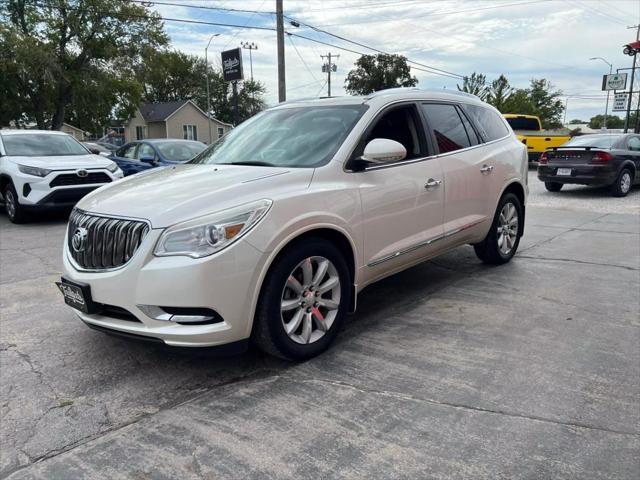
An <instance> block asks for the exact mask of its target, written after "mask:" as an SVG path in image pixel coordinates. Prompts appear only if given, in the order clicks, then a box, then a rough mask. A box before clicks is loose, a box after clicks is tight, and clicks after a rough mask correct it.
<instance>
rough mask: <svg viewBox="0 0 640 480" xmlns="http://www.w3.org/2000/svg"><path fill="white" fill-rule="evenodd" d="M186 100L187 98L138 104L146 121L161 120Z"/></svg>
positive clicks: (171, 113)
mask: <svg viewBox="0 0 640 480" xmlns="http://www.w3.org/2000/svg"><path fill="white" fill-rule="evenodd" d="M188 102H189V100H178V101H176V102H160V103H143V104H142V105H140V114H141V115H142V118H144V119H145V121H147V122H163V121H165V120H166V119H167V118H168V117H170V116H171V115H173V114H174V113H175V112H176V111H177V110H179V109H180V108H181V107H182V106H184V104H185V103H188Z"/></svg>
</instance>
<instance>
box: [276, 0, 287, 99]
mask: <svg viewBox="0 0 640 480" xmlns="http://www.w3.org/2000/svg"><path fill="white" fill-rule="evenodd" d="M276 31H277V39H278V101H279V102H285V101H286V100H287V86H286V81H285V69H284V14H283V11H282V0H276Z"/></svg>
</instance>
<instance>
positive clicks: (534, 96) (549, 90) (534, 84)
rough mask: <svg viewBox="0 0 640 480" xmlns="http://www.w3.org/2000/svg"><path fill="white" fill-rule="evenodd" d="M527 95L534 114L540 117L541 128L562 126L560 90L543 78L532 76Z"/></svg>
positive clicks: (562, 110)
mask: <svg viewBox="0 0 640 480" xmlns="http://www.w3.org/2000/svg"><path fill="white" fill-rule="evenodd" d="M528 95H529V99H530V100H531V103H532V104H533V107H534V110H535V112H536V113H535V114H534V115H537V116H538V117H540V121H541V122H542V127H543V128H561V127H562V121H561V116H562V112H564V104H563V103H562V100H560V96H561V95H562V91H561V90H555V89H554V87H553V84H552V83H551V82H550V81H549V80H547V79H545V78H540V79H535V78H532V79H531V87H530V88H529V90H528Z"/></svg>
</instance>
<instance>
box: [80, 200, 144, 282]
mask: <svg viewBox="0 0 640 480" xmlns="http://www.w3.org/2000/svg"><path fill="white" fill-rule="evenodd" d="M147 233H149V225H148V224H147V223H146V222H143V221H140V220H128V219H123V218H109V217H102V216H98V215H91V214H89V213H85V212H83V211H81V210H78V209H74V210H73V212H71V216H70V217H69V229H68V235H67V236H68V239H67V243H68V245H67V246H68V249H69V253H70V254H71V256H72V257H73V259H74V260H75V262H76V263H77V265H78V266H79V267H81V268H83V269H88V270H103V269H106V268H115V267H120V266H122V265H124V264H125V263H127V262H128V261H129V259H131V257H133V255H134V254H135V253H136V251H137V250H138V247H140V244H141V243H142V241H143V240H144V238H145V236H146V235H147Z"/></svg>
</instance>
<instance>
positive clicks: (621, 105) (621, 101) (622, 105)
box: [613, 93, 628, 112]
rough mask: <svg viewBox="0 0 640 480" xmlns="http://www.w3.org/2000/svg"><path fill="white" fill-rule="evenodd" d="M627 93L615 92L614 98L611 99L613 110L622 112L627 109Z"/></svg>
mask: <svg viewBox="0 0 640 480" xmlns="http://www.w3.org/2000/svg"><path fill="white" fill-rule="evenodd" d="M627 98H628V97H627V94H626V93H616V96H615V98H614V99H613V111H614V112H622V111H624V110H626V109H627Z"/></svg>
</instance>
